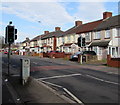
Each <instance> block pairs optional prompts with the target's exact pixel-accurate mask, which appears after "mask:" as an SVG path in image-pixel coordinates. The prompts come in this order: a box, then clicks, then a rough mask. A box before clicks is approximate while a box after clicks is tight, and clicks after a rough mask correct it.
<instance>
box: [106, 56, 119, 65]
mask: <svg viewBox="0 0 120 105" xmlns="http://www.w3.org/2000/svg"><path fill="white" fill-rule="evenodd" d="M107 65H108V66H111V67H120V58H111V56H110V55H107Z"/></svg>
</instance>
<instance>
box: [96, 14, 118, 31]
mask: <svg viewBox="0 0 120 105" xmlns="http://www.w3.org/2000/svg"><path fill="white" fill-rule="evenodd" d="M119 19H120V15H117V16H113V17H110V18H107V19H105V20H103V22H102V23H101V24H100V25H99V26H97V27H96V28H95V29H94V31H100V30H103V29H110V28H112V27H120V22H118V20H119Z"/></svg>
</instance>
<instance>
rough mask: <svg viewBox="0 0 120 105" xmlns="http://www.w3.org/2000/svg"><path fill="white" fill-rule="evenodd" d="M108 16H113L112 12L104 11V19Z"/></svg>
mask: <svg viewBox="0 0 120 105" xmlns="http://www.w3.org/2000/svg"><path fill="white" fill-rule="evenodd" d="M108 17H112V12H104V13H103V19H106V18H108Z"/></svg>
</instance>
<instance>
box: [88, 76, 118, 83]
mask: <svg viewBox="0 0 120 105" xmlns="http://www.w3.org/2000/svg"><path fill="white" fill-rule="evenodd" d="M86 76H87V77H90V78H93V79H96V80H99V81H102V82H106V83H111V84H115V85H119V83H116V82H111V81H107V80H103V79H101V78H97V77H94V76H91V75H86Z"/></svg>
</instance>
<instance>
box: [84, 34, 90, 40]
mask: <svg viewBox="0 0 120 105" xmlns="http://www.w3.org/2000/svg"><path fill="white" fill-rule="evenodd" d="M85 39H86V41H90V33H86V34H85Z"/></svg>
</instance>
